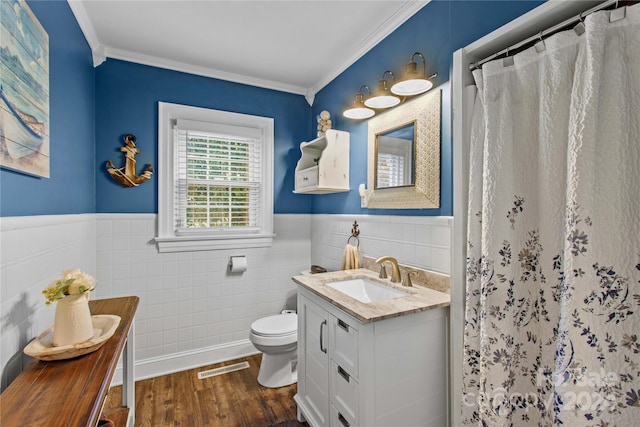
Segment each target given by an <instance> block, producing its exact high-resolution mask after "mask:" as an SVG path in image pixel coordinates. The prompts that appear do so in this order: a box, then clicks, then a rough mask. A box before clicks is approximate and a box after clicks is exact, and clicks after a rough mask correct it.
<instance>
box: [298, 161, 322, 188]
mask: <svg viewBox="0 0 640 427" xmlns="http://www.w3.org/2000/svg"><path fill="white" fill-rule="evenodd" d="M317 186H318V167H317V166H315V167H311V168H308V169H305V170H302V171H299V172H296V190H301V189H303V188H308V187H317Z"/></svg>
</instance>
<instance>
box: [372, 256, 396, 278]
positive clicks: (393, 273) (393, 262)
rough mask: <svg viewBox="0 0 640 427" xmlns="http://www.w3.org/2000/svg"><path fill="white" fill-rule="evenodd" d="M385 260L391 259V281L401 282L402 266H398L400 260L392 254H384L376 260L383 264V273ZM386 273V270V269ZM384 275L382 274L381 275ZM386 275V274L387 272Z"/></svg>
mask: <svg viewBox="0 0 640 427" xmlns="http://www.w3.org/2000/svg"><path fill="white" fill-rule="evenodd" d="M385 261H389V262H390V263H391V282H393V283H400V281H401V279H400V267H398V260H397V259H395V258H394V257H392V256H383V257H380V258H378V259H377V260H376V264H381V265H382V267H381V268H380V274H382V271H383V269H384V262H385ZM385 273H386V270H385ZM381 277H382V276H381ZM385 277H386V274H385Z"/></svg>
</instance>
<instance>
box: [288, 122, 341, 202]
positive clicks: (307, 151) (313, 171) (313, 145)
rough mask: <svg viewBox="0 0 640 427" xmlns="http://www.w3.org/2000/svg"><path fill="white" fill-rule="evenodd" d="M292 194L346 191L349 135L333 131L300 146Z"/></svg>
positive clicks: (330, 130) (328, 131)
mask: <svg viewBox="0 0 640 427" xmlns="http://www.w3.org/2000/svg"><path fill="white" fill-rule="evenodd" d="M300 152H301V156H300V160H298V164H297V165H296V172H295V174H296V176H295V189H294V191H293V192H294V193H307V194H326V193H338V192H343V191H349V132H344V131H339V130H335V129H329V130H327V132H326V134H325V135H323V136H321V137H319V138H316V139H314V140H313V141H310V142H303V143H301V144H300Z"/></svg>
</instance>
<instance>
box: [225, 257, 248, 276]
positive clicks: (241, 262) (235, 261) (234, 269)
mask: <svg viewBox="0 0 640 427" xmlns="http://www.w3.org/2000/svg"><path fill="white" fill-rule="evenodd" d="M229 271H230V272H231V273H242V272H245V271H247V257H245V256H244V255H243V256H232V257H230V258H229Z"/></svg>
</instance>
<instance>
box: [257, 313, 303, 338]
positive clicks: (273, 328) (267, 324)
mask: <svg viewBox="0 0 640 427" xmlns="http://www.w3.org/2000/svg"><path fill="white" fill-rule="evenodd" d="M251 333H252V334H254V335H257V336H261V337H286V336H289V335H296V334H297V333H298V315H297V314H295V313H287V314H276V315H274V316H267V317H263V318H262V319H258V320H256V321H254V322H253V323H252V324H251Z"/></svg>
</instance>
